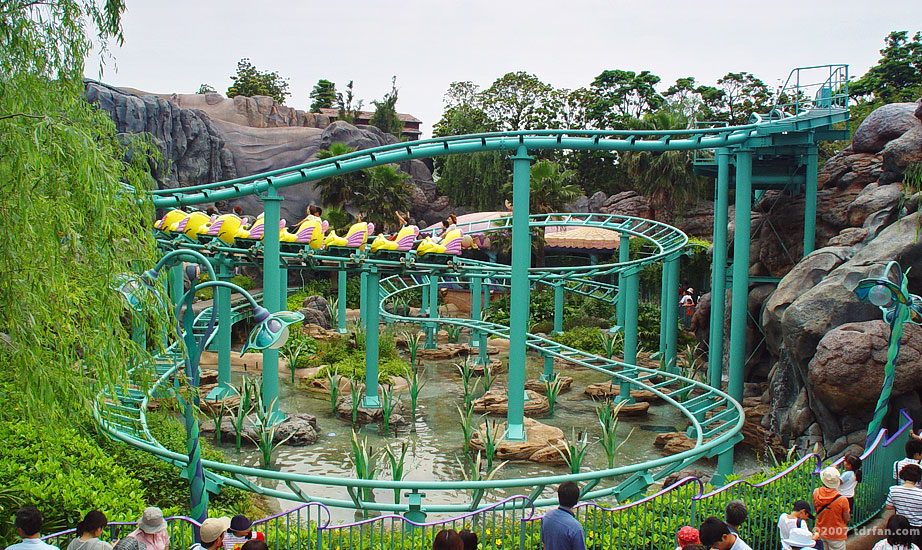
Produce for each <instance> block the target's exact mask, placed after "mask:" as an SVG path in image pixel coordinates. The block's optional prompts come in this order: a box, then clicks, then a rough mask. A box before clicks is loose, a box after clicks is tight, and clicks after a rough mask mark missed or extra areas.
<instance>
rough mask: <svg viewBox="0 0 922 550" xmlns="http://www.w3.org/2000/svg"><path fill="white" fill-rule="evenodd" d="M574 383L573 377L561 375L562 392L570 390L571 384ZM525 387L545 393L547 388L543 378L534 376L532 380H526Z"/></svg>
mask: <svg viewBox="0 0 922 550" xmlns="http://www.w3.org/2000/svg"><path fill="white" fill-rule="evenodd" d="M572 383H573V377H571V376H561V377H560V392H561V393H563V392H565V391H569V390H570V384H572ZM525 389H526V390H531V391H533V392H538V393H540V394H543V393H544V391H545V389H546V388H545V386H544V382H542V381H541V380H538V379H537V378H532V379H531V380H528V381H526V382H525Z"/></svg>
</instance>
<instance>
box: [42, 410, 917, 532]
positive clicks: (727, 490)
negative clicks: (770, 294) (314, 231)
mask: <svg viewBox="0 0 922 550" xmlns="http://www.w3.org/2000/svg"><path fill="white" fill-rule="evenodd" d="M903 417H904V420H905V422H904V424H903V425H902V427H901V428H900V429H899V430H898V431H897V432H896V433H895V434H893V435H892V436H890V435H888V433H887V431H886V430H881V431H880V433H879V434H878V436H877V438H876V439H875V440H874V444H873V445H872V446H871V447H870V448H869V449H867V450H866V451H865V452H864V453H863V454H862V456H861V458H862V460H863V462H864V465H863V468H862V472H863V480H862V482H861V483H859V484H858V486H857V488H856V492H855V509H854V510H853V511H852V521H851V524H850V528H852V529H855V528H858V527H860V526H862V525H864V524H866V523H867V522H868V521H870V520H871V519H873V518H874V517H876V516H877V515H878V514H879V513H880V512H881V511H882V510H883V508H884V505H885V503H886V498H887V493H888V489H889V487H890V486H891V485H892V484H893V480H892V468H893V463H894V462H895V461H896V460H899V459H900V458H903V456H904V454H903V449H904V446H905V443H906V441H907V440H908V439H909V437H910V430H911V428H912V420H911V419H910V418H909V417H908V416H907V415H906V414H905V412H904V413H903ZM834 464H838V462H836V463H834ZM823 466H824V464H823V463H822V462H821V461H820V460H819V457H817V456H816V455H814V454H808V455H806V456H804V457H803V458H801V459H799V460H797V461H796V462H795V463H793V464H791V465H790V466H788V467H787V468H786V469H785V470H783V471H781V472H778V473H776V474H775V475H773V476H771V477H768V478H766V479H763V480H760V481H755V480H753V481H748V480H737V481H733V482H731V483H728V484H727V485H725V486H723V487H720V488H716V489H712V490H707V491H706V490H705V486H704V484H703V483H702V482H701V481H700V480H699V479H697V478H694V477H687V478H684V479H681V480H679V481H677V482H676V483H674V484H673V485H672V486H670V487H665V488H663V489H661V490H659V491H656V492H654V493H653V494H650V495H648V496H646V497H644V498H641V499H639V500H636V501H634V502H629V503H625V504H622V505H620V506H614V507H606V506H604V505H602V504H598V503H583V504H580V505H579V506H577V508H576V513H577V518H578V519H579V520H580V522H581V523H582V524H583V528H584V531H585V535H586V547H587V548H600V549H601V548H604V549H606V550H621V549H624V550H637V549H649V550H659V549H662V548H671V547H672V545H674V544H675V533H676V532H677V531H678V529H679V528H680V527H682V526H684V525H693V526H697V525H699V524H700V523H701V522H702V521H703V520H704V519H705V518H707V517H708V516H717V517H722V515H723V510H724V508H725V507H726V504H727V502H729V501H730V500H734V499H740V500H742V501H743V502H744V503H746V505H747V507H748V509H749V518H748V519H747V520H746V523H745V524H744V525H743V527H742V529H741V534H742V536H743V538H744V540H746V541H747V543H748V544H749V545H750V546H751V547H752V548H778V547H779V546H780V542H779V540H778V539H779V534H778V529H777V520H778V516H780V515H781V514H782V513H787V512H790V510H791V506H792V504H793V502H794V501H795V500H799V499H806V500H808V501H809V500H810V495H811V493H812V492H813V489H815V488H817V487H819V486H820V483H819V476H818V473H819V471H820V469H821V468H822V467H823ZM542 517H543V516H542V515H540V514H538V513H537V512H536V510H535V507H534V505H533V503H532V501H531V500H530V499H528V498H527V497H525V496H514V497H510V498H507V499H503V500H501V501H499V502H497V503H495V504H493V505H491V506H487V507H484V508H480V509H478V510H475V511H472V512H468V513H464V514H461V515H459V516H455V517H451V518H448V519H442V520H437V521H432V522H421V523H417V522H412V521H410V520H408V519H407V518H406V517H404V516H399V515H386V516H380V517H376V518H369V519H366V520H363V521H358V522H353V523H346V524H341V525H331V523H330V513H329V511H328V510H327V509H326V507H325V506H324V505H323V504H320V503H316V502H315V503H308V504H303V505H300V506H298V507H296V508H294V509H292V510H288V511H286V512H283V513H280V514H276V515H273V516H270V517H267V518H264V519H260V520H256V521H255V522H254V528H255V529H256V530H258V531H260V532H262V533H264V534H265V535H266V538H267V542H268V544H269V548H270V549H273V550H337V549H338V550H344V549H346V548H374V549H376V550H417V549H418V550H426V549H428V548H431V547H432V538H433V537H434V536H435V534H436V533H437V532H438V531H439V530H441V529H454V530H461V529H470V530H471V531H473V532H474V533H476V534H477V536H478V539H479V541H480V544H481V547H482V548H484V549H486V548H496V549H508V550H515V549H516V548H518V549H520V550H540V548H541V545H540V531H541V529H540V525H541V518H542ZM167 524H168V529H169V530H168V532H169V534H170V538H171V544H170V548H171V550H183V549H185V548H188V547H189V546H190V545H191V543H192V527H193V525H197V523H196V522H195V521H194V520H192V519H189V518H186V517H171V518H167ZM134 528H135V524H134V523H127V522H125V523H121V522H114V523H110V524H109V527H108V529H107V537H104V538H109V539H110V540H114V539H117V538H120V537H122V536H125V535H126V534H127V533H128V532H130V531H131V530H133V529H134ZM73 534H74V530H73V529H69V530H67V531H62V532H60V533H53V534H50V535H47V536H46V537H43V539H44V540H46V541H47V542H50V543H51V544H55V545H57V546H59V547H61V548H63V547H64V546H63V545H66V543H67V542H69V539H70V538H71V537H72V536H73Z"/></svg>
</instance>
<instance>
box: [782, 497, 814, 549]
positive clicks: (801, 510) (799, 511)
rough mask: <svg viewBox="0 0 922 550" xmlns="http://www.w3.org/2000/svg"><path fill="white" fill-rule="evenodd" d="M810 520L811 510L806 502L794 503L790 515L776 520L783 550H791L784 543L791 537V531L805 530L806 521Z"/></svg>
mask: <svg viewBox="0 0 922 550" xmlns="http://www.w3.org/2000/svg"><path fill="white" fill-rule="evenodd" d="M812 518H813V510H812V509H811V508H810V503H809V502H807V501H806V500H798V501H797V502H795V503H794V506H793V508H792V510H791V513H790V514H781V517H779V518H778V533H779V534H780V535H781V548H783V550H791V546H790V545H789V544H787V543H786V542H784V541H785V540H786V539H787V538H788V537H789V536H790V535H791V530H792V529H807V520H808V519H812ZM808 530H809V529H808Z"/></svg>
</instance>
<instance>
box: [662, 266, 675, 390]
mask: <svg viewBox="0 0 922 550" xmlns="http://www.w3.org/2000/svg"><path fill="white" fill-rule="evenodd" d="M663 273H664V277H663V280H664V281H666V285H665V288H664V289H663V290H664V292H665V296H666V298H665V302H666V307H665V308H664V309H663V311H662V312H661V313H660V315H662V317H663V318H664V319H665V320H666V321H665V323H666V324H665V327H666V333H665V337H664V339H663V343H664V344H665V348H664V349H663V351H662V353H663V365H665V366H666V372H672V373H677V372H679V369H678V368H677V367H678V365H676V353H677V352H678V337H679V256H674V257H672V258H668V259H667V260H666V262H665V263H664V264H663Z"/></svg>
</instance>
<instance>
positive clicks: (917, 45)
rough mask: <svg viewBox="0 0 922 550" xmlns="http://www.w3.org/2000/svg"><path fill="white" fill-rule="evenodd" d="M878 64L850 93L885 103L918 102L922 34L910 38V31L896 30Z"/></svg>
mask: <svg viewBox="0 0 922 550" xmlns="http://www.w3.org/2000/svg"><path fill="white" fill-rule="evenodd" d="M880 56H881V57H880V59H879V60H878V61H877V65H875V66H873V67H871V68H870V69H869V70H868V72H866V73H865V74H864V75H863V76H862V77H861V78H859V79H858V80H857V81H856V82H854V83H853V84H852V85H851V88H850V89H849V94H850V95H851V96H852V97H854V98H858V99H863V100H866V101H873V100H880V102H881V103H893V102H897V101H915V100H916V99H917V98H918V97H919V95H922V32H916V34H914V35H913V36H912V39H910V38H909V33H908V32H907V31H893V32H891V33H890V34H889V35H887V37H886V38H885V39H884V48H883V49H882V50H880Z"/></svg>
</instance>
